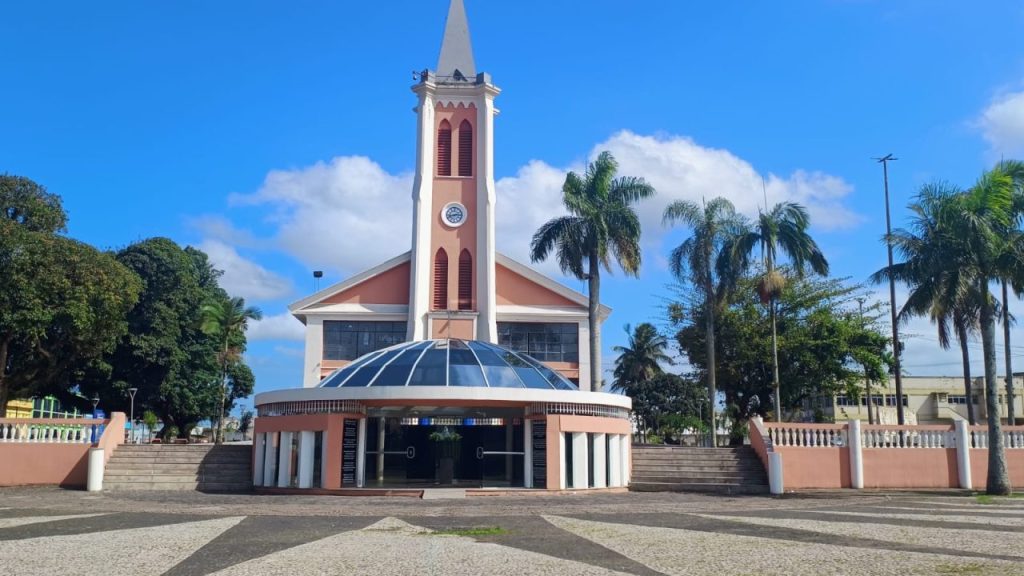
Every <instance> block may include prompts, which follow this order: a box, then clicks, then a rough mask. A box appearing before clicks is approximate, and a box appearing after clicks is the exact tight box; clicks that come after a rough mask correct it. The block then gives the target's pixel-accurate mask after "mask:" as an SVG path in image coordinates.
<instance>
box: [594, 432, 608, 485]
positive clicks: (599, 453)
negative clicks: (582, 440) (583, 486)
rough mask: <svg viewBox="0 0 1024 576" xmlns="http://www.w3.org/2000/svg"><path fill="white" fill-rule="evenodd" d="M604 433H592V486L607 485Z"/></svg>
mask: <svg viewBox="0 0 1024 576" xmlns="http://www.w3.org/2000/svg"><path fill="white" fill-rule="evenodd" d="M606 442H607V441H606V440H605V435H604V434H594V488H606V487H607V486H608V466H607V463H606V461H605V458H606V452H607V446H606V445H605V443H606Z"/></svg>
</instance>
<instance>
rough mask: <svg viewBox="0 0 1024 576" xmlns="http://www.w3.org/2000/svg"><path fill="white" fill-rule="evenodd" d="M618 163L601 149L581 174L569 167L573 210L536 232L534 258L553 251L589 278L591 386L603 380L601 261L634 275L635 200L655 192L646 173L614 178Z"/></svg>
mask: <svg viewBox="0 0 1024 576" xmlns="http://www.w3.org/2000/svg"><path fill="white" fill-rule="evenodd" d="M616 170H618V163H617V162H616V161H615V158H613V157H612V155H611V154H610V153H609V152H602V153H601V154H600V155H599V156H598V157H597V160H595V161H594V162H592V163H590V165H589V166H588V167H587V170H586V172H585V173H584V174H583V175H582V176H581V175H579V174H576V173H575V172H570V173H569V175H568V176H566V178H565V184H564V185H563V186H562V203H563V204H564V205H565V208H566V210H568V211H569V215H567V216H560V217H558V218H554V219H552V220H549V221H548V222H546V223H545V224H544V225H543V226H541V227H540V229H538V230H537V232H536V233H535V234H534V235H533V241H532V242H531V243H530V259H531V260H532V261H533V262H539V261H541V260H545V259H547V257H548V255H549V254H551V252H552V251H554V253H555V256H556V258H557V259H558V266H559V268H561V270H562V272H564V273H566V274H571V275H572V276H574V277H576V278H578V279H580V280H586V281H587V284H588V293H589V294H588V295H589V298H590V302H589V321H590V390H591V391H596V390H598V389H599V388H600V382H601V319H600V317H599V313H600V307H601V267H604V269H605V270H607V271H608V272H609V273H611V271H612V267H611V264H612V258H614V259H615V262H617V263H618V265H619V267H620V268H622V270H623V272H625V273H626V274H628V275H631V276H634V277H636V276H638V275H639V272H640V218H639V217H637V214H636V212H635V211H634V210H633V207H632V204H634V203H636V202H638V201H639V200H643V199H645V198H650V197H651V196H653V195H654V187H653V186H651V185H650V184H648V183H647V182H645V181H644V179H643V178H634V177H629V176H621V177H618V178H616V177H615V172H616Z"/></svg>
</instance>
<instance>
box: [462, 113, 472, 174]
mask: <svg viewBox="0 0 1024 576" xmlns="http://www.w3.org/2000/svg"><path fill="white" fill-rule="evenodd" d="M472 175H473V126H472V125H471V124H470V123H469V121H468V120H463V121H462V124H460V125H459V176H472Z"/></svg>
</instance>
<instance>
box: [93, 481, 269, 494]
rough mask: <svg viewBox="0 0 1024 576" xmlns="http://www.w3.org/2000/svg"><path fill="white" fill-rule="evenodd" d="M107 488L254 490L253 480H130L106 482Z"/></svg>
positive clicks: (115, 489) (138, 489)
mask: <svg viewBox="0 0 1024 576" xmlns="http://www.w3.org/2000/svg"><path fill="white" fill-rule="evenodd" d="M103 488H104V489H105V490H112V491H119V492H120V491H150V490H167V491H185V490H201V491H203V492H248V491H250V490H252V483H251V482H196V481H192V482H162V481H160V482H128V483H119V482H111V483H104V485H103Z"/></svg>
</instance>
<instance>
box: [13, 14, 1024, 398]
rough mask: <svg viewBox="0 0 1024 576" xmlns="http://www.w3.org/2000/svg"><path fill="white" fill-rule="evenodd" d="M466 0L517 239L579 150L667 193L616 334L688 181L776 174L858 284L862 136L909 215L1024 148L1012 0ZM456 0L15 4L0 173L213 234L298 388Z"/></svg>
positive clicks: (74, 231) (873, 244)
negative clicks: (310, 308) (323, 294)
mask: <svg viewBox="0 0 1024 576" xmlns="http://www.w3.org/2000/svg"><path fill="white" fill-rule="evenodd" d="M467 10H468V12H469V18H470V26H471V30H472V38H473V43H474V48H475V53H476V60H477V67H478V69H481V70H486V71H488V72H490V73H491V74H492V75H493V77H494V79H495V82H496V83H497V84H498V85H499V86H500V87H501V88H502V89H503V90H504V92H503V94H502V95H501V96H500V98H499V100H498V105H499V107H500V108H501V110H502V114H501V116H500V117H499V119H498V121H497V127H496V130H497V132H496V163H497V166H496V168H497V175H498V177H499V179H500V181H499V184H498V192H499V210H498V214H499V219H500V220H501V222H500V224H499V231H498V244H499V249H500V250H502V251H503V252H506V253H508V254H510V255H512V256H513V257H517V258H520V259H522V258H523V257H524V255H525V252H526V243H527V242H528V238H529V235H530V234H531V233H532V231H533V229H535V228H536V226H537V225H538V224H539V223H540V222H541V221H543V220H544V219H546V218H547V217H550V216H551V215H552V213H553V211H554V210H557V209H558V203H557V190H558V186H559V184H560V182H561V180H562V179H563V178H564V173H565V171H566V170H568V169H579V168H580V167H581V166H582V164H583V162H585V161H586V159H587V158H588V157H591V156H592V155H593V154H594V153H595V152H596V151H599V150H603V149H609V150H611V151H612V152H613V153H615V154H616V155H617V157H619V159H620V161H621V163H622V172H623V173H624V174H629V175H635V176H644V177H646V178H648V179H649V180H651V181H652V182H654V183H655V184H656V186H657V187H658V189H659V197H658V199H657V200H656V201H653V202H651V203H650V204H649V205H648V206H645V207H643V209H642V214H643V216H644V222H645V224H646V225H647V226H646V228H645V254H644V256H645V265H644V269H643V271H642V275H641V278H640V279H639V280H627V279H623V278H621V276H619V277H616V278H614V279H610V280H609V281H607V283H606V286H607V288H606V298H605V302H606V303H607V304H609V305H610V306H612V307H613V308H614V309H615V313H614V314H613V316H612V317H611V319H610V320H609V321H608V323H607V324H606V327H605V334H606V339H605V343H606V345H607V346H608V347H610V346H612V345H614V344H617V343H620V342H621V340H622V339H623V333H622V329H621V326H622V325H623V324H625V323H627V322H631V323H634V324H635V323H637V322H641V321H645V320H657V317H658V314H659V306H660V302H661V300H660V298H661V297H662V296H664V295H665V294H666V290H665V288H664V286H665V284H666V283H668V282H669V281H670V277H669V275H668V274H667V272H666V270H665V266H664V254H665V253H667V251H668V250H669V249H670V248H671V247H672V246H673V245H675V244H676V243H678V242H679V241H680V240H681V239H682V238H683V237H684V233H683V232H682V231H672V232H667V231H665V230H662V229H661V227H660V225H659V224H658V219H657V215H658V213H660V210H661V209H662V208H663V207H664V205H665V204H667V203H668V202H669V201H671V200H673V199H676V198H692V199H699V198H701V197H711V196H714V195H717V194H722V195H726V196H727V197H729V198H730V199H732V200H733V201H734V202H735V203H736V204H737V205H738V206H739V207H740V209H741V210H744V211H745V212H747V213H753V212H755V211H756V209H757V204H758V203H759V202H761V201H762V200H761V197H762V192H761V189H760V182H761V177H764V178H765V179H766V180H767V182H768V192H769V200H770V201H772V202H774V201H776V200H781V199H783V198H786V199H793V200H797V201H800V202H803V203H805V204H806V205H808V207H809V208H810V209H811V211H812V215H813V217H814V221H815V228H814V233H815V234H816V236H817V238H818V240H819V242H820V243H821V245H822V246H823V248H824V250H825V252H826V255H827V257H828V258H829V260H830V261H831V263H832V269H833V271H834V273H835V274H837V275H841V276H851V277H853V278H854V279H856V280H863V279H864V278H866V276H867V275H868V274H869V273H871V272H872V271H874V270H876V269H878V268H879V267H881V266H882V265H883V264H884V260H885V251H884V247H883V245H882V244H881V243H880V242H879V238H880V236H881V234H882V233H883V231H884V220H883V211H882V210H883V208H882V204H881V192H882V191H881V169H880V167H879V166H878V165H876V164H874V163H873V162H872V161H871V158H872V157H874V156H880V155H884V154H886V153H888V152H894V153H896V154H897V155H898V156H899V158H900V160H899V161H898V162H896V163H894V164H893V165H892V171H891V186H892V194H893V206H894V209H895V221H896V223H897V224H899V223H900V222H902V221H903V218H904V216H905V211H904V210H903V208H904V206H905V205H906V204H907V202H908V201H909V199H910V198H911V197H912V195H913V194H914V192H915V190H916V189H917V188H918V187H919V186H920V185H921V184H922V183H924V182H927V181H929V180H932V179H946V180H949V181H951V182H955V183H958V184H962V185H968V184H970V183H971V182H972V181H973V180H974V179H975V178H976V177H977V176H978V175H979V174H980V173H981V171H982V170H984V169H985V168H986V167H989V166H990V165H991V164H992V163H993V162H994V161H996V160H998V159H999V158H1000V157H1001V156H1006V157H1024V44H1022V43H1021V42H1020V30H1021V29H1022V26H1024V7H1022V6H1021V5H1020V3H1018V2H1010V1H991V2H985V3H981V4H976V3H966V2H934V1H927V0H905V1H901V2H882V1H873V0H831V1H829V0H817V1H812V0H804V1H796V0H794V1H787V2H752V1H750V2H729V3H724V2H703V3H698V2H669V1H666V0H634V1H631V2H624V1H614V2H613V1H610V0H595V1H592V2H588V3H587V4H586V7H585V8H584V6H583V5H582V4H581V3H579V2H548V1H540V0H517V1H515V2H513V1H510V0H487V1H484V0H467ZM446 12H447V0H423V1H420V2H394V3H389V4H385V3H382V2H370V3H354V2H327V1H320V2H314V1H301V2H289V3H282V2H255V1H245V2H242V1H227V0H223V1H218V2H208V1H200V0H193V1H175V2H156V1H148V2H147V1H139V2H126V1H121V2H107V3H85V4H83V3H80V2H70V1H66V2H56V1H45V0H43V1H34V2H21V3H4V5H3V6H0V22H4V23H5V26H4V27H3V34H0V70H2V71H3V78H4V81H5V82H4V83H5V86H4V89H3V90H2V91H0V111H3V117H4V122H3V124H4V130H3V133H4V137H3V138H0V171H6V172H10V173H14V174H19V175H24V176H28V177H30V178H32V179H34V180H36V181H37V182H39V183H41V184H43V185H45V186H47V187H48V188H49V189H50V190H51V191H53V192H56V193H58V194H60V195H61V196H63V198H64V200H65V203H66V208H67V210H68V212H69V213H70V217H71V221H70V234H71V235H72V236H74V237H76V238H79V239H82V240H85V241H88V242H91V243H93V244H95V245H98V246H100V247H104V248H118V247H121V246H124V245H126V244H129V243H131V242H133V241H136V240H139V239H142V238H146V237H149V236H157V235H162V236H169V237H171V238H174V239H175V240H178V241H179V242H181V243H189V244H193V245H197V246H200V247H202V248H204V249H207V250H208V251H209V252H210V253H211V256H212V257H213V259H214V261H215V262H217V263H218V265H219V266H221V267H222V268H224V269H225V272H226V275H225V283H226V284H227V285H228V287H229V288H230V289H232V291H233V292H235V293H237V294H240V295H243V296H246V297H247V299H248V300H250V301H251V302H252V303H254V304H256V305H258V306H260V307H261V308H262V309H263V310H264V312H265V314H266V315H267V316H268V318H269V319H268V320H267V321H266V322H264V323H263V324H262V325H261V326H259V327H257V328H255V329H254V330H253V333H252V334H251V338H252V344H251V347H250V355H249V358H250V361H251V362H252V363H253V365H254V368H255V370H256V373H257V378H258V384H257V390H258V391H263V390H269V389H274V388H281V387H289V386H295V385H298V384H299V382H300V372H301V349H302V343H301V341H299V340H296V337H297V336H298V335H301V329H300V328H301V327H300V325H298V323H297V322H296V323H292V322H290V321H289V320H288V318H287V317H286V315H285V312H286V309H285V307H286V305H287V303H288V302H291V301H294V300H296V299H298V298H300V297H301V296H303V295H305V294H306V293H308V292H309V291H310V289H311V287H312V281H311V279H310V271H311V270H313V269H324V270H325V271H326V273H327V278H326V279H327V280H329V281H337V280H339V279H342V278H343V277H345V276H347V275H349V274H352V273H355V272H358V271H359V270H360V269H362V268H365V267H368V266H370V265H373V264H375V263H376V262H379V261H382V260H384V259H386V258H387V257H389V256H393V255H395V254H398V253H400V252H402V251H404V250H406V249H408V245H409V231H408V222H409V218H410V215H411V203H410V201H409V196H410V193H411V179H410V171H411V170H412V168H413V152H414V140H413V135H414V129H415V117H414V115H413V114H412V113H411V111H410V109H411V108H412V106H413V105H414V96H413V95H412V94H411V93H410V91H409V87H410V85H411V84H412V74H411V72H412V71H413V70H419V69H423V68H427V67H430V68H433V67H434V66H435V64H436V59H437V53H438V49H439V47H440V40H441V33H442V30H443V24H444V18H445V14H446ZM541 269H542V270H544V271H546V272H553V271H554V270H553V268H552V266H551V265H550V264H548V265H543V266H541ZM569 285H570V286H573V287H575V288H577V289H579V288H580V287H581V286H580V283H578V282H569ZM882 293H883V291H881V290H880V291H879V294H882ZM1019 308H1021V306H1020V305H1019V304H1017V305H1015V309H1019ZM1021 312H1024V311H1020V310H1018V313H1021ZM910 332H911V334H912V335H914V337H913V338H911V342H910V343H909V345H908V346H909V349H908V357H907V360H906V364H907V366H908V372H910V373H913V374H956V373H957V372H958V370H959V367H958V365H957V361H958V356H957V354H956V353H955V352H954V353H952V354H943V353H940V352H939V351H938V350H937V345H936V344H935V342H934V337H933V332H932V330H931V329H930V328H929V327H928V326H927V323H917V324H914V325H912V326H911V327H910ZM1021 338H1024V334H1021V335H1020V336H1018V342H1022V344H1021V348H1020V349H1019V350H1021V354H1022V357H1021V358H1020V359H1017V362H1018V363H1020V362H1024V340H1022V339H1021ZM605 360H606V361H607V362H610V361H611V354H610V353H608V352H606V358H605ZM1021 365H1022V366H1024V364H1021Z"/></svg>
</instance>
